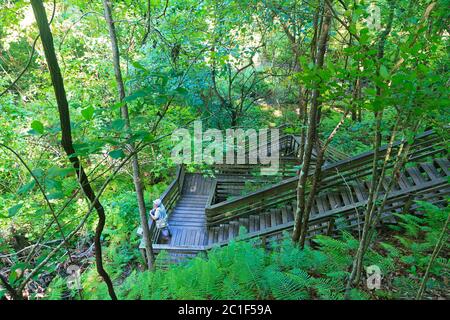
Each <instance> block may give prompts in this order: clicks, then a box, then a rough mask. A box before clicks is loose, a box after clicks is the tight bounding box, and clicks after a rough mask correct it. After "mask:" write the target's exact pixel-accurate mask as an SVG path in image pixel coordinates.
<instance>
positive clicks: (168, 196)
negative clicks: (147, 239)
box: [149, 165, 186, 243]
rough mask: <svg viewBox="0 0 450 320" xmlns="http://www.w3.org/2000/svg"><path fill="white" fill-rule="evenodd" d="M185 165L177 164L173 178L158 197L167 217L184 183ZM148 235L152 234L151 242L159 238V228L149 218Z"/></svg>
mask: <svg viewBox="0 0 450 320" xmlns="http://www.w3.org/2000/svg"><path fill="white" fill-rule="evenodd" d="M185 171H186V170H185V167H184V166H183V165H179V166H177V173H176V176H175V179H174V180H173V181H172V182H171V183H170V184H169V186H168V187H167V189H166V190H165V191H164V192H163V193H162V195H161V197H160V198H159V199H160V200H161V202H162V204H163V205H164V207H165V208H166V210H167V216H168V217H169V216H170V214H171V212H172V209H173V207H174V205H175V204H176V202H177V201H178V199H179V197H180V194H181V191H182V189H183V184H184V176H185ZM149 228H150V235H151V236H152V240H153V243H156V242H157V240H158V238H159V234H160V232H159V230H158V229H157V228H156V224H155V223H154V222H153V220H151V219H150V220H149Z"/></svg>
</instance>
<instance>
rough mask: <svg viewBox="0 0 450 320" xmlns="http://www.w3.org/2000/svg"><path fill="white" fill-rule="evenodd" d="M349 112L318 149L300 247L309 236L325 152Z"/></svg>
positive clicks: (346, 113) (345, 113)
mask: <svg viewBox="0 0 450 320" xmlns="http://www.w3.org/2000/svg"><path fill="white" fill-rule="evenodd" d="M347 115H348V111H345V112H344V114H343V115H342V118H341V120H340V121H339V123H338V124H337V125H336V127H335V128H334V129H333V131H332V132H331V133H330V135H329V136H328V138H327V140H326V141H325V143H324V145H323V147H322V148H320V149H317V150H318V152H317V161H316V168H315V169H314V175H313V178H312V179H313V181H312V185H311V190H310V192H309V195H308V199H307V201H306V208H305V214H304V215H303V221H302V225H301V232H300V247H302V248H303V247H304V246H305V241H306V236H307V234H308V224H309V217H310V214H311V210H312V205H313V203H314V199H315V198H316V193H317V191H318V190H319V187H320V182H321V178H322V165H323V163H324V160H325V152H326V151H327V148H328V146H329V144H330V142H331V141H332V140H333V138H334V136H335V135H336V133H337V132H338V130H339V128H340V127H341V126H342V125H343V124H344V121H345V119H346V118H347Z"/></svg>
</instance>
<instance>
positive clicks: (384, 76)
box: [380, 65, 389, 79]
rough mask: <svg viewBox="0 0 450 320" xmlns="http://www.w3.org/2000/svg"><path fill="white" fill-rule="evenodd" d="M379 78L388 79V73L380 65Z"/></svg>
mask: <svg viewBox="0 0 450 320" xmlns="http://www.w3.org/2000/svg"><path fill="white" fill-rule="evenodd" d="M380 76H382V77H383V79H389V71H388V70H387V68H386V67H385V66H384V65H381V67H380Z"/></svg>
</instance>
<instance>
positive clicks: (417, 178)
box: [406, 167, 426, 185]
mask: <svg viewBox="0 0 450 320" xmlns="http://www.w3.org/2000/svg"><path fill="white" fill-rule="evenodd" d="M406 171H407V172H408V174H409V176H410V177H411V178H412V179H413V181H414V183H415V184H416V185H421V184H422V183H425V182H426V181H425V179H424V178H423V177H422V175H421V174H420V172H419V170H417V168H416V167H410V168H406Z"/></svg>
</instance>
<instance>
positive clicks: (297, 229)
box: [292, 7, 331, 242]
mask: <svg viewBox="0 0 450 320" xmlns="http://www.w3.org/2000/svg"><path fill="white" fill-rule="evenodd" d="M322 20H323V21H322V28H321V32H320V37H319V43H318V52H317V59H316V66H317V68H319V69H320V68H322V67H323V64H324V60H325V53H326V48H327V43H328V32H329V29H330V24H331V12H330V10H329V8H328V7H326V8H325V10H324V18H323V19H322ZM320 104H321V102H320V89H319V84H317V87H316V88H315V89H314V90H313V91H312V96H311V108H310V112H309V117H308V118H309V119H308V132H307V137H306V144H305V152H304V156H303V164H302V168H301V170H300V174H299V178H298V184H297V206H296V210H295V223H294V231H293V233H292V240H293V241H294V242H298V241H299V239H300V234H301V230H302V221H303V219H304V215H305V214H309V213H307V212H305V189H306V182H307V180H308V175H309V168H310V164H311V158H312V152H313V147H314V142H315V139H316V137H317V127H318V123H317V116H318V110H319V109H320Z"/></svg>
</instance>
